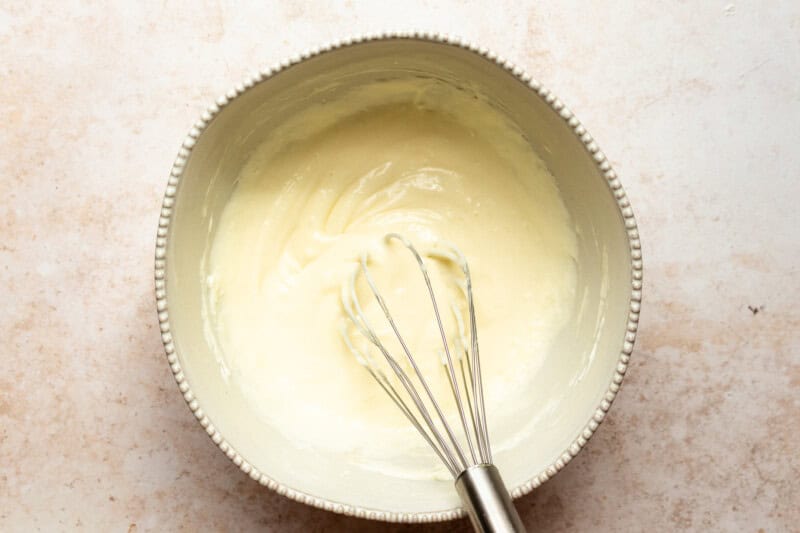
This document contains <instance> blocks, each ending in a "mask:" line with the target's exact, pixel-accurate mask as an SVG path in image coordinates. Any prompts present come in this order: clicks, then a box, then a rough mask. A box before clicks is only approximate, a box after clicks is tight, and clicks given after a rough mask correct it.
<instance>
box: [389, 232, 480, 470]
mask: <svg viewBox="0 0 800 533" xmlns="http://www.w3.org/2000/svg"><path fill="white" fill-rule="evenodd" d="M386 238H387V240H390V239H397V240H399V241H400V242H402V243H403V245H404V246H405V247H406V248H408V249H409V250H410V251H411V253H412V254H414V258H415V259H416V260H417V264H418V265H419V269H420V271H421V272H422V276H423V277H424V278H425V285H426V286H427V288H428V295H429V296H430V299H431V305H432V306H433V314H434V315H435V316H436V324H437V326H438V328H439V335H440V336H441V338H442V344H443V345H444V353H445V356H446V358H447V360H446V363H447V364H446V366H447V377H448V380H449V381H450V389H451V390H452V392H453V398H454V399H455V402H456V406H457V407H458V414H459V417H460V418H461V424H462V426H463V428H464V435H465V436H466V439H467V445H468V446H469V451H470V455H471V456H472V463H471V464H477V462H478V458H477V457H476V456H475V446H474V445H473V443H472V436H471V432H470V431H469V427H468V426H467V418H466V414H465V413H464V402H462V401H461V390H460V387H459V386H458V380H457V379H456V372H455V367H454V366H453V358H452V357H451V356H450V347H449V343H448V342H447V335H445V332H444V325H443V324H442V317H441V315H440V314H439V306H438V304H437V303H436V295H435V294H434V291H433V286H432V285H431V278H430V276H429V275H428V268H427V267H426V266H425V262H424V261H423V260H422V257H421V256H420V254H419V252H418V251H417V249H416V248H415V247H414V245H413V244H411V242H409V241H408V240H407V239H406V238H405V237H403V236H402V235H398V234H397V233H390V234H389V235H387V236H386ZM464 386H465V387H466V383H465V385H464Z"/></svg>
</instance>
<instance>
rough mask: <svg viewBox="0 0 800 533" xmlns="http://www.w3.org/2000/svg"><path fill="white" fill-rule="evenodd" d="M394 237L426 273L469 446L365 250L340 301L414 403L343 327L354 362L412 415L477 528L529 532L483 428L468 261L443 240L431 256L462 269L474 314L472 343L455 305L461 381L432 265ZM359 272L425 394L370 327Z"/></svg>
mask: <svg viewBox="0 0 800 533" xmlns="http://www.w3.org/2000/svg"><path fill="white" fill-rule="evenodd" d="M391 240H397V241H400V242H401V243H402V244H403V245H404V246H405V247H406V248H407V249H408V250H409V251H410V252H411V253H412V254H413V255H414V258H415V259H416V261H417V264H418V266H419V269H420V271H421V272H422V275H423V277H424V278H425V284H426V286H427V289H428V295H429V296H430V300H431V304H432V306H433V313H434V315H435V317H436V323H437V326H438V329H439V333H440V335H441V340H442V344H443V345H444V350H443V352H442V363H443V365H444V369H445V372H446V374H447V378H448V381H449V382H450V389H451V391H452V393H453V399H454V400H455V404H456V406H457V409H458V415H459V419H460V422H461V429H462V430H463V435H464V440H465V441H466V445H467V450H466V451H465V450H464V447H463V446H462V443H461V442H460V441H459V439H458V437H457V436H456V432H455V431H454V429H453V427H452V426H451V424H449V423H448V422H447V419H446V417H445V414H444V412H443V411H442V408H441V406H440V404H439V402H438V401H437V400H436V398H435V397H434V395H433V393H432V392H431V389H430V386H429V385H428V381H427V380H426V379H425V376H424V373H423V372H421V371H420V369H419V367H418V365H417V361H416V360H415V359H414V355H413V354H412V353H411V350H410V349H409V347H408V345H407V344H406V342H405V340H404V339H403V337H402V336H401V335H400V331H399V329H398V327H397V324H396V323H395V321H394V319H393V318H392V315H391V313H390V312H389V309H388V307H387V305H386V302H385V300H384V298H383V296H381V293H380V292H379V291H378V288H377V286H376V284H375V281H374V279H373V277H372V275H371V274H370V271H369V268H368V266H367V263H368V259H369V256H368V254H367V253H364V254H363V255H362V256H361V261H360V264H359V267H358V269H357V270H356V271H355V272H354V273H353V275H352V276H351V277H350V279H349V280H348V282H347V283H345V284H344V286H343V287H342V306H343V308H344V310H345V313H346V314H347V316H348V317H349V319H350V320H351V321H352V323H353V324H354V325H355V326H356V328H357V329H358V331H360V332H361V334H362V335H364V337H366V338H367V340H368V341H369V342H370V343H371V344H372V345H374V346H375V347H376V348H377V349H378V351H379V352H380V353H381V354H382V355H383V357H384V358H385V359H386V362H387V363H388V365H389V367H390V368H391V369H392V371H393V373H394V375H395V376H396V377H397V380H398V381H399V382H400V384H401V385H402V387H403V389H404V390H405V391H406V393H407V395H408V398H410V400H411V404H413V405H409V402H407V401H406V400H404V399H403V395H402V394H401V393H400V391H398V389H397V388H396V387H395V386H394V385H393V384H392V381H391V380H390V379H389V377H388V376H387V375H386V373H384V372H383V370H381V368H380V366H379V365H378V361H376V360H375V358H374V356H373V355H372V354H371V353H370V352H369V350H366V351H361V350H359V349H357V348H356V346H355V345H354V344H353V342H352V341H351V339H350V337H349V335H348V333H347V330H346V328H343V331H342V336H343V338H344V341H345V343H346V344H347V346H348V348H349V349H350V351H352V352H353V355H354V356H355V358H356V360H357V361H358V362H359V363H360V364H361V365H362V366H364V367H365V368H366V369H367V371H368V372H369V373H370V374H371V375H372V377H373V378H374V379H375V381H377V383H378V384H379V385H380V386H381V388H383V390H384V391H385V392H386V394H388V395H389V397H390V398H391V399H392V401H394V403H395V404H396V405H397V407H398V408H399V409H400V410H401V411H402V412H403V414H404V415H405V416H406V417H407V418H408V420H409V421H410V422H411V424H412V425H413V426H414V427H415V428H416V429H417V431H418V432H419V433H420V435H422V437H423V438H424V439H425V441H426V442H427V443H428V445H429V446H430V447H431V448H432V449H433V451H434V452H436V455H437V456H438V457H439V459H440V460H441V461H442V463H443V464H444V465H445V467H447V469H448V470H449V471H450V473H451V474H452V475H453V478H454V479H455V488H456V491H457V492H458V495H459V497H460V498H461V502H462V503H463V505H464V508H465V510H466V511H467V514H468V516H469V518H470V521H471V522H472V525H473V527H474V528H475V530H476V531H480V532H524V531H525V526H524V525H523V524H522V521H521V520H520V517H519V514H517V511H516V509H515V508H514V504H513V503H512V502H511V498H510V496H509V494H508V490H507V489H506V487H505V485H504V483H503V480H502V479H501V477H500V473H499V472H498V470H497V468H496V467H495V466H494V464H492V452H491V447H490V445H489V435H488V431H487V426H486V413H485V408H484V399H483V385H482V381H481V365H480V355H479V350H478V332H477V327H476V324H475V306H474V304H473V298H472V278H471V277H470V272H469V266H468V265H467V261H466V258H465V257H464V255H463V254H462V253H461V252H460V251H459V250H458V249H457V248H456V247H455V246H453V245H449V244H445V243H441V244H440V249H437V250H436V251H435V252H433V253H431V254H430V255H432V256H435V257H439V258H442V259H446V260H449V261H451V262H452V263H453V264H455V265H457V266H458V267H459V268H460V270H461V272H462V273H463V274H464V283H463V285H462V291H463V295H464V297H465V298H466V302H467V309H468V315H469V337H470V338H469V346H467V342H466V339H465V338H464V335H463V321H462V319H461V318H460V313H459V312H458V311H457V309H458V308H457V306H455V305H453V309H452V310H453V313H454V315H455V318H456V321H457V323H458V325H459V328H460V331H461V332H462V335H461V338H459V339H457V340H458V341H459V345H457V347H458V348H459V349H458V350H457V352H456V359H457V360H458V366H459V367H460V368H459V370H460V374H461V376H460V377H461V380H459V379H458V376H457V372H456V366H455V364H454V357H453V355H452V354H451V353H450V352H451V350H450V345H449V343H448V340H447V336H446V334H445V328H444V325H443V324H442V318H441V315H440V313H439V306H438V304H437V302H436V297H435V295H434V290H433V286H432V284H431V279H430V275H429V273H428V268H427V265H426V264H425V261H424V260H423V259H422V256H421V255H420V253H419V252H418V251H417V249H416V248H415V247H414V245H413V244H411V242H409V241H408V240H407V239H406V238H405V237H403V236H402V235H398V234H396V233H390V234H388V235H386V241H387V242H388V241H391ZM359 274H361V275H363V276H364V279H365V280H366V282H367V284H368V285H369V288H370V290H371V292H372V294H373V295H374V297H375V300H376V302H377V303H378V305H379V306H380V308H381V310H382V311H383V314H384V316H385V317H386V320H387V321H388V322H389V325H390V326H391V328H392V331H393V332H394V335H395V336H396V338H397V340H398V342H399V344H400V346H401V347H402V351H403V352H404V353H405V356H406V359H407V360H408V362H409V364H410V365H411V368H412V369H413V371H414V375H416V378H417V381H418V383H419V385H420V386H421V388H422V393H420V391H418V390H417V386H416V385H415V384H414V381H413V379H412V377H411V376H409V375H408V373H406V371H405V370H404V369H403V368H402V366H401V365H400V363H399V362H398V361H397V359H396V358H395V357H394V356H393V355H392V353H391V352H390V350H389V349H388V348H387V347H386V345H385V344H384V343H383V342H382V341H381V339H380V338H379V337H378V334H377V333H376V332H375V330H374V329H373V328H372V327H371V326H370V323H369V321H368V320H367V317H366V316H365V314H364V310H363V308H362V306H361V303H360V302H359V299H358V296H357V294H356V280H357V277H358V275H359ZM462 389H463V394H462ZM423 397H425V398H427V400H428V402H429V403H430V405H431V406H432V408H433V411H434V413H433V414H432V413H431V412H430V410H429V408H428V406H427V405H426V404H425V401H424V400H423ZM465 404H466V405H465ZM415 413H416V414H415ZM417 415H418V416H417ZM420 419H421V420H420ZM437 420H438V423H437Z"/></svg>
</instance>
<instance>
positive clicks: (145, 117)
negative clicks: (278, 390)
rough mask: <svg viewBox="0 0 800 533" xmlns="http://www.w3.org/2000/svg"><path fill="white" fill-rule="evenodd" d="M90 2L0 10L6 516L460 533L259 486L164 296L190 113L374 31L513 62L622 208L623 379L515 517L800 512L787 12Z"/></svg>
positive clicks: (797, 90) (1, 393) (92, 522)
mask: <svg viewBox="0 0 800 533" xmlns="http://www.w3.org/2000/svg"><path fill="white" fill-rule="evenodd" d="M106 4H108V5H106V6H105V7H102V8H101V7H99V4H98V5H97V6H94V7H90V6H88V5H86V4H84V3H78V2H49V5H47V4H46V3H37V2H11V3H8V2H4V3H3V5H2V7H0V58H2V60H0V119H1V120H2V127H0V291H2V305H0V325H1V326H0V346H2V350H3V354H2V357H0V530H1V531H4V532H5V531H21V532H22V531H24V532H27V531H34V530H41V531H59V530H73V529H74V530H85V531H120V532H126V531H128V532H131V531H178V530H184V531H203V530H207V531H252V530H275V531H278V530H280V531H298V532H299V531H322V530H325V531H330V530H339V531H379V530H385V531H455V530H459V531H461V530H465V529H466V527H467V526H466V522H456V523H449V524H438V525H433V526H419V527H409V526H399V525H387V524H381V523H372V522H366V521H361V520H356V519H353V518H347V517H343V516H338V515H332V514H328V513H326V512H323V511H320V510H316V509H311V508H308V507H306V506H304V505H302V504H299V503H295V502H292V501H289V500H287V499H285V498H283V497H281V496H278V495H277V494H274V493H272V492H269V491H268V490H266V489H264V488H262V487H260V486H259V485H257V484H256V483H255V482H253V481H251V480H250V479H249V478H248V477H247V476H245V475H243V474H242V473H241V472H239V470H238V469H236V468H235V467H233V466H232V465H231V464H230V463H229V461H228V459H226V458H225V457H224V455H223V454H222V453H220V452H219V450H217V449H216V447H215V446H214V445H213V443H212V442H211V441H210V439H208V437H207V436H206V435H205V433H204V432H203V431H202V430H201V428H200V427H199V426H198V425H197V423H196V422H195V420H194V419H193V417H192V415H191V414H190V412H189V410H188V409H187V408H186V406H185V404H184V402H183V400H182V398H181V396H180V394H178V392H177V390H176V387H175V384H174V382H173V379H172V376H171V374H170V372H169V369H168V367H167V364H166V361H165V357H164V355H163V352H162V347H161V342H160V340H159V335H158V331H157V329H158V328H157V323H156V317H155V312H154V296H153V286H152V275H153V270H152V263H153V261H152V257H153V250H154V240H155V228H156V222H157V217H158V211H159V204H160V199H161V194H162V193H163V190H164V187H165V184H166V176H167V172H168V170H169V168H170V165H171V163H172V160H173V158H174V156H175V153H176V151H177V148H178V145H179V143H180V141H181V140H182V138H183V136H184V134H185V132H186V131H187V130H188V128H189V127H190V125H191V124H192V123H193V122H194V120H195V119H196V117H197V116H198V115H199V113H200V112H201V110H202V109H204V108H205V106H206V105H207V104H208V103H210V102H211V101H212V100H213V99H214V98H215V97H216V96H217V95H218V94H220V93H222V92H224V91H225V90H227V88H228V87H229V86H230V85H232V84H233V83H235V82H237V81H239V80H240V79H242V78H243V77H244V75H245V74H246V73H247V71H248V70H249V69H251V68H254V67H258V66H261V65H264V64H271V63H273V62H275V61H276V60H279V59H282V58H283V57H285V56H288V55H290V54H291V53H294V52H297V51H299V50H302V49H304V48H307V47H310V46H312V45H315V44H320V43H322V42H325V41H327V40H331V39H334V38H336V37H341V36H344V35H348V34H352V33H361V32H368V31H375V30H378V29H384V28H387V25H388V24H390V25H391V27H396V28H420V29H436V30H440V31H443V32H450V33H458V34H460V35H462V36H464V37H466V38H468V39H470V40H474V41H477V42H480V43H482V44H484V45H486V46H488V47H490V48H493V49H495V50H497V51H498V52H500V53H503V54H504V55H506V56H507V57H509V58H511V59H513V60H515V61H516V62H518V63H519V64H521V65H524V66H525V67H526V68H527V70H528V71H529V72H531V73H532V74H533V75H534V76H535V77H537V78H538V79H540V80H541V81H542V82H543V83H544V84H545V85H547V86H548V87H550V88H551V89H552V90H554V91H555V92H556V93H557V94H558V95H559V96H560V97H561V98H562V100H564V101H565V102H566V103H567V104H568V105H569V106H570V108H572V109H573V110H574V111H575V112H576V113H577V115H578V116H579V117H580V119H581V120H582V121H583V122H584V123H585V124H586V125H587V127H588V128H589V130H590V131H591V132H592V133H593V135H594V136H595V137H596V139H597V140H598V142H599V143H600V145H601V146H602V147H603V150H604V151H605V153H606V154H607V155H608V156H609V157H610V158H611V160H612V162H613V163H614V165H615V167H616V169H617V170H618V171H619V174H620V175H621V177H622V180H623V183H624V185H625V187H626V189H627V191H628V193H629V196H630V198H631V201H632V203H633V206H634V208H635V210H636V214H637V216H638V220H639V224H640V229H641V234H642V242H643V247H644V258H645V273H646V286H645V303H644V305H643V311H642V320H641V331H640V337H639V340H638V342H637V346H636V351H635V356H634V358H633V359H632V362H631V366H630V368H629V371H628V376H627V378H626V382H625V385H624V387H623V388H622V392H621V394H620V395H619V397H618V399H617V401H616V403H615V405H614V406H613V407H612V409H611V413H610V415H609V417H608V418H607V420H606V422H605V423H604V424H603V425H602V426H601V428H600V430H599V432H598V433H597V435H596V436H595V437H594V438H593V439H592V441H591V442H590V443H589V445H588V447H587V449H586V450H585V451H584V452H582V453H581V454H580V455H579V456H578V457H577V459H575V460H574V461H573V462H572V463H571V464H570V465H569V466H568V467H567V468H566V469H565V470H564V471H563V472H562V473H560V474H559V475H558V476H556V477H555V478H554V479H553V480H552V481H550V482H548V483H546V484H545V485H544V486H543V487H542V488H540V489H539V490H537V491H535V492H534V493H532V494H530V495H528V496H526V497H524V498H522V499H521V500H520V501H519V502H518V505H519V509H520V511H521V514H522V516H523V517H524V520H525V522H526V523H527V524H529V525H530V526H531V529H534V530H536V531H542V532H544V531H586V530H596V531H645V530H647V531H673V530H694V531H752V532H754V533H755V532H757V531H791V530H794V531H797V530H798V527H800V453H798V449H800V425H798V420H799V419H800V301H798V296H799V295H800V237H799V236H798V232H799V231H800V214H798V208H797V206H796V204H797V203H798V200H800V148H798V147H800V77H798V72H800V4H798V3H797V2H794V1H773V2H736V3H726V2H713V1H712V2H674V3H663V2H635V3H632V2H627V1H611V2H592V3H591V7H589V3H586V2H580V1H574V0H573V1H570V2H559V3H557V4H558V5H557V6H556V5H555V4H556V3H549V4H551V5H549V6H544V5H532V6H530V7H522V6H519V5H517V4H518V2H511V1H504V2H499V3H498V2H493V3H492V5H491V6H490V5H488V4H487V5H485V6H481V5H478V4H470V5H469V6H461V5H460V4H461V2H457V1H440V2H436V3H428V2H411V1H405V2H398V3H396V5H393V6H392V5H386V3H384V2H374V3H372V4H366V3H356V2H350V1H347V2H344V3H340V2H334V1H327V2H315V3H312V2H261V3H258V4H260V5H259V6H258V7H254V6H250V7H243V6H240V5H238V3H235V2H228V3H225V2H222V3H218V2H211V1H204V2H172V1H166V0H164V1H159V2H136V3H134V2H123V1H120V2H113V3H106ZM498 4H500V5H498ZM537 4H538V3H537ZM632 4H637V5H635V6H633V5H632ZM701 4H702V5H701ZM762 4H763V5H762ZM767 4H768V5H767Z"/></svg>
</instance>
